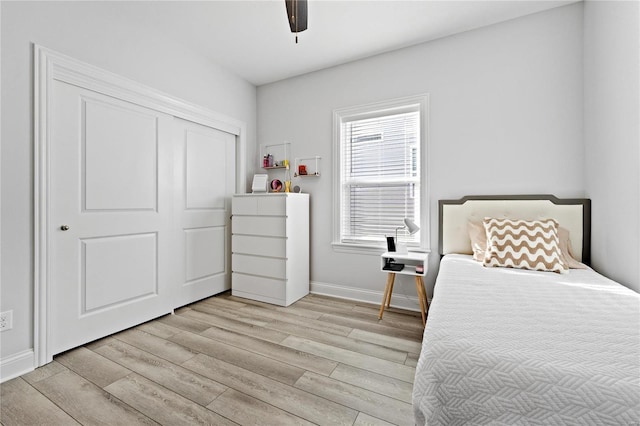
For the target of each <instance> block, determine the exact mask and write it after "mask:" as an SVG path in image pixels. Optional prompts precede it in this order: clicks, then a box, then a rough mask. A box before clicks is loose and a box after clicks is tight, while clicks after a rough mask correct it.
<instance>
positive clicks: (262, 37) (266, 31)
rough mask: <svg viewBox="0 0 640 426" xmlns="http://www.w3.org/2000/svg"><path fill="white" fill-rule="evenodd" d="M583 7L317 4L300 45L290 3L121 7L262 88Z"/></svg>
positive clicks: (548, 1)
mask: <svg viewBox="0 0 640 426" xmlns="http://www.w3.org/2000/svg"><path fill="white" fill-rule="evenodd" d="M575 1H577V0H560V1H556V0H539V1H525V0H515V1H495V0H493V1H486V0H484V1H483V0H479V1H453V0H444V1H434V0H413V1H397V0H396V1H380V0H377V1H368V0H352V1H332V0H309V4H308V10H309V28H308V30H306V31H304V32H302V33H300V35H299V43H298V44H295V39H294V35H293V34H291V33H290V32H289V24H288V22H287V16H286V11H285V10H286V9H285V2H284V0H262V1H247V0H233V1H195V2H194V1H162V2H161V1H152V2H138V1H132V2H123V3H118V4H119V7H121V8H122V10H121V11H122V12H123V16H127V17H128V18H130V19H134V20H135V21H136V22H137V23H138V24H140V25H144V26H148V28H151V27H153V29H154V30H156V31H157V29H158V28H160V29H161V31H162V32H163V33H164V34H165V35H166V36H168V37H171V38H173V39H175V40H177V41H178V42H180V43H182V44H184V45H186V46H190V48H195V49H197V50H198V51H199V52H200V53H201V54H204V55H205V56H207V57H208V58H210V59H211V60H213V61H215V62H216V63H218V64H221V65H223V66H224V67H226V68H227V69H229V70H230V71H232V72H234V73H235V74H238V75H240V76H242V77H243V78H245V79H246V80H248V81H249V82H251V83H253V84H255V85H262V84H266V83H270V82H274V81H277V80H281V79H285V78H288V77H292V76H295V75H300V74H304V73H307V72H311V71H315V70H319V69H323V68H327V67H331V66H334V65H338V64H342V63H346V62H350V61H353V60H357V59H362V58H365V57H369V56H373V55H377V54H380V53H383V52H388V51H391V50H395V49H399V48H402V47H407V46H411V45H414V44H418V43H422V42H425V41H429V40H433V39H436V38H440V37H444V36H447V35H451V34H455V33H459V32H462V31H468V30H471V29H474V28H478V27H482V26H486V25H490V24H494V23H496V22H501V21H505V20H509V19H513V18H516V17H519V16H524V15H528V14H531V13H536V12H539V11H542V10H546V9H551V8H554V7H558V6H562V5H566V4H569V3H573V2H575Z"/></svg>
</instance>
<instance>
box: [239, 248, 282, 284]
mask: <svg viewBox="0 0 640 426" xmlns="http://www.w3.org/2000/svg"><path fill="white" fill-rule="evenodd" d="M231 270H232V271H233V272H241V273H244V274H251V275H259V276H263V277H270V278H281V279H285V278H286V277H287V260H286V259H276V258H272V257H261V256H250V255H245V254H235V253H234V254H233V255H232V257H231Z"/></svg>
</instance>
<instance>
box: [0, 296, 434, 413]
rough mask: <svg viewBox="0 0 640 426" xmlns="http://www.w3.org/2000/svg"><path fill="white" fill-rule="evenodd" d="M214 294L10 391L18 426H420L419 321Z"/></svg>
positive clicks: (329, 302)
mask: <svg viewBox="0 0 640 426" xmlns="http://www.w3.org/2000/svg"><path fill="white" fill-rule="evenodd" d="M378 309H379V306H376V305H367V304H363V303H357V302H350V301H346V300H341V299H333V298H328V297H324V296H318V295H309V296H306V297H305V298H303V299H302V300H300V301H298V302H296V303H294V304H293V305H291V306H289V307H288V308H282V307H278V306H274V305H269V304H266V303H261V302H255V301H251V300H247V299H241V298H237V297H233V296H231V295H230V294H229V293H224V294H222V295H218V296H214V297H210V298H208V299H205V300H202V301H199V302H197V303H194V304H192V305H189V306H187V307H184V308H181V309H179V310H177V311H176V314H175V315H167V316H164V317H161V318H158V319H155V320H153V321H150V322H148V323H145V324H142V325H140V326H137V327H134V328H131V329H129V330H125V331H123V332H120V333H118V334H114V335H112V336H109V337H106V338H104V339H101V340H98V341H95V342H92V343H89V344H87V345H85V346H83V347H80V348H77V349H73V350H71V351H68V352H66V353H64V354H61V355H59V356H56V357H55V358H54V361H53V362H51V363H50V364H47V365H45V366H43V367H41V368H38V369H37V370H35V371H33V372H31V373H29V374H26V375H24V376H22V377H19V378H17V379H14V380H10V381H8V382H5V383H3V384H1V385H0V391H1V396H0V404H1V411H0V422H1V423H2V425H4V426H11V425H68V424H83V425H94V424H108V425H115V424H121V425H134V424H163V425H180V424H214V425H231V424H241V425H269V424H270V425H290V424H291V425H293V424H295V425H308V424H320V425H387V424H397V425H412V424H413V413H412V409H411V390H412V387H413V384H412V383H413V377H414V373H415V365H416V362H417V359H418V355H419V352H420V342H421V340H422V330H423V329H422V322H421V319H420V314H419V313H418V312H409V311H401V310H394V309H392V310H390V311H388V312H386V313H385V315H384V318H383V320H382V321H379V320H378Z"/></svg>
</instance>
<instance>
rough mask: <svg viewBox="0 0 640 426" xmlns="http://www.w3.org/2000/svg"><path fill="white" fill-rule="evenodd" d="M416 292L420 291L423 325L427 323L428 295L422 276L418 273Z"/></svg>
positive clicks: (419, 298)
mask: <svg viewBox="0 0 640 426" xmlns="http://www.w3.org/2000/svg"><path fill="white" fill-rule="evenodd" d="M416 292H417V293H418V300H419V301H420V314H422V326H423V327H424V326H425V325H426V324H427V315H426V312H425V309H426V307H425V304H426V300H425V299H426V296H425V291H424V284H423V283H422V277H420V276H417V275H416Z"/></svg>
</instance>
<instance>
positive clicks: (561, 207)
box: [438, 195, 591, 265]
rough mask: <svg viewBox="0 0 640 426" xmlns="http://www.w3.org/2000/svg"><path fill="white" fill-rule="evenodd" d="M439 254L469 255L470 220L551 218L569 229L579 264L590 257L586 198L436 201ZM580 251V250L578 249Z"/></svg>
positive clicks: (497, 197) (503, 197) (480, 197)
mask: <svg viewBox="0 0 640 426" xmlns="http://www.w3.org/2000/svg"><path fill="white" fill-rule="evenodd" d="M438 207H439V225H440V226H439V240H438V242H439V247H440V248H439V251H440V254H442V255H444V254H449V253H465V254H471V253H472V251H471V241H470V240H469V235H468V232H467V222H468V221H469V220H470V219H475V220H482V219H484V218H485V217H500V218H510V219H526V220H534V219H545V218H553V219H555V220H557V221H558V223H559V224H560V226H562V227H564V228H566V229H568V230H569V236H570V239H571V246H572V247H573V251H574V253H573V254H574V256H575V257H576V259H577V260H579V261H580V262H583V263H585V264H587V265H588V264H589V263H590V258H591V200H589V199H586V198H573V199H560V198H556V197H554V196H553V195H471V196H466V197H463V198H461V199H459V200H440V201H439V202H438ZM580 248H581V249H582V250H580Z"/></svg>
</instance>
